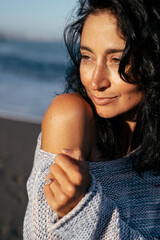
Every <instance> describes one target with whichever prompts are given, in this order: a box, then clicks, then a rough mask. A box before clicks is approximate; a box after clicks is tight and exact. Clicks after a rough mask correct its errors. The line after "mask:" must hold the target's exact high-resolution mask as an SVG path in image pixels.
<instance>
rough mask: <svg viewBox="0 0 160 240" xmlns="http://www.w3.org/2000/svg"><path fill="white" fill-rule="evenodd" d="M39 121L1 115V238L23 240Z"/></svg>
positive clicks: (3, 239)
mask: <svg viewBox="0 0 160 240" xmlns="http://www.w3.org/2000/svg"><path fill="white" fill-rule="evenodd" d="M39 132H40V124H36V123H27V122H21V121H15V120H7V119H2V118H0V133H1V138H0V239H2V240H22V239H23V237H22V228H23V218H24V214H25V209H26V205H27V193H26V181H27V178H28V176H29V174H30V172H31V169H32V164H33V158H34V150H35V146H36V141H37V137H38V134H39Z"/></svg>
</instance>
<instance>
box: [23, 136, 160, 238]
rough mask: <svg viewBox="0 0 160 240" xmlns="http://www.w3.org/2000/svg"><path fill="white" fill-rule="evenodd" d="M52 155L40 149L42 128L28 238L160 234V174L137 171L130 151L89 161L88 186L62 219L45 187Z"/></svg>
mask: <svg viewBox="0 0 160 240" xmlns="http://www.w3.org/2000/svg"><path fill="white" fill-rule="evenodd" d="M132 154H134V153H132ZM54 157H55V155H54V154H51V153H47V152H45V151H43V150H41V134H40V135H39V138H38V143H37V148H36V152H35V159H34V165H33V169H32V172H31V175H30V177H29V179H28V182H27V191H28V198H29V202H28V206H27V210H26V214H25V219H24V240H29V239H30V240H37V239H48V240H52V239H56V240H57V239H64V240H92V239H93V240H99V239H103V240H120V239H123V240H133V239H134V240H144V239H148V240H152V239H160V176H158V177H156V176H153V175H152V174H151V173H150V172H146V173H144V174H143V175H142V178H141V177H139V176H138V174H137V173H135V172H134V171H133V169H132V164H131V160H130V155H128V156H126V157H123V158H121V159H117V160H113V161H107V162H97V163H96V162H89V163H88V164H89V167H90V172H91V176H92V181H91V186H90V188H89V190H88V192H87V193H86V195H85V196H84V198H83V199H82V200H81V201H80V202H79V204H78V205H77V206H76V207H75V208H74V209H72V210H71V212H69V213H68V214H67V215H66V216H64V217H63V218H61V219H58V218H57V214H56V213H55V212H54V211H52V210H51V209H50V207H49V206H48V204H47V201H46V199H45V196H44V192H43V187H44V185H45V184H46V180H45V178H46V175H47V174H48V172H49V166H50V165H51V164H52V163H53V162H54ZM158 185H159V186H158Z"/></svg>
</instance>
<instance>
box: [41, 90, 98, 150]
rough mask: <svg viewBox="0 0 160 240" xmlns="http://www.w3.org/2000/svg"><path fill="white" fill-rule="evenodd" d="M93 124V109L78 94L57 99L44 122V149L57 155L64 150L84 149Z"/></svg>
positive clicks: (51, 105)
mask: <svg viewBox="0 0 160 240" xmlns="http://www.w3.org/2000/svg"><path fill="white" fill-rule="evenodd" d="M93 122H94V116H93V111H92V109H91V107H90V106H89V104H88V103H87V102H86V101H85V100H84V99H83V98H82V97H81V96H80V95H79V94H78V93H72V94H62V95H59V96H57V97H55V98H54V99H53V101H52V102H51V104H50V106H49V107H48V109H47V111H46V113H45V115H44V118H43V121H42V149H43V150H45V151H47V152H52V153H56V154H57V153H60V152H61V151H62V149H64V148H69V149H70V148H74V147H79V148H83V144H84V143H85V139H86V138H88V134H89V133H87V131H88V130H89V129H90V128H91V127H90V125H93V124H94V123H93ZM86 136H87V137H86Z"/></svg>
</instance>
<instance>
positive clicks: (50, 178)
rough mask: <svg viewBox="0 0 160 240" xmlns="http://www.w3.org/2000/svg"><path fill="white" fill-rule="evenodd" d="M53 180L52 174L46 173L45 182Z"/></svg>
mask: <svg viewBox="0 0 160 240" xmlns="http://www.w3.org/2000/svg"><path fill="white" fill-rule="evenodd" d="M53 181H54V177H53V174H52V173H48V174H47V176H46V182H47V184H49V183H51V182H53Z"/></svg>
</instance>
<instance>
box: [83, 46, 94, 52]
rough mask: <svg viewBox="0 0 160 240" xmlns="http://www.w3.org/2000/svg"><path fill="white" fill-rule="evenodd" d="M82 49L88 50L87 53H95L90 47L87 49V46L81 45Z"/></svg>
mask: <svg viewBox="0 0 160 240" xmlns="http://www.w3.org/2000/svg"><path fill="white" fill-rule="evenodd" d="M80 49H81V50H87V51H89V52H91V53H93V51H92V49H91V48H89V47H86V46H82V45H81V46H80Z"/></svg>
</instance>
